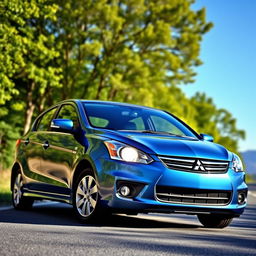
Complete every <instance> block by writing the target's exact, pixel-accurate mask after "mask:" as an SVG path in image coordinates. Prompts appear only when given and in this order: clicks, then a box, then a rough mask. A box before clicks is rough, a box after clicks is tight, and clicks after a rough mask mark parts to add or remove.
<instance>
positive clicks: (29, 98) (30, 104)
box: [24, 81, 35, 134]
mask: <svg viewBox="0 0 256 256" xmlns="http://www.w3.org/2000/svg"><path fill="white" fill-rule="evenodd" d="M34 88H35V82H34V81H32V82H31V85H30V88H29V91H28V94H27V106H26V112H25V125H24V134H26V133H27V132H28V131H29V128H30V125H31V121H32V116H33V113H34V110H35V104H34V103H33V90H34Z"/></svg>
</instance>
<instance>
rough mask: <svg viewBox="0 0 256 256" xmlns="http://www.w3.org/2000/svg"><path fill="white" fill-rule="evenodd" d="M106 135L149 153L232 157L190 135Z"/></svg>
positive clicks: (126, 133) (137, 133)
mask: <svg viewBox="0 0 256 256" xmlns="http://www.w3.org/2000/svg"><path fill="white" fill-rule="evenodd" d="M106 135H107V134H106ZM107 137H109V138H111V139H114V140H118V141H122V142H124V143H127V144H129V145H131V146H134V147H137V148H139V149H141V150H143V151H144V152H146V153H150V154H156V155H165V156H181V157H195V158H207V159H218V160H226V161H231V158H232V155H231V153H230V152H229V151H228V150H227V149H225V148H224V147H223V146H221V145H219V144H216V143H213V142H208V141H202V140H199V139H196V138H191V137H180V136H172V135H159V134H148V133H139V132H114V131H113V132H110V133H109V134H108V136H107Z"/></svg>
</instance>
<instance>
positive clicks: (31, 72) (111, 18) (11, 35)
mask: <svg viewBox="0 0 256 256" xmlns="http://www.w3.org/2000/svg"><path fill="white" fill-rule="evenodd" d="M193 2H194V1H193V0H173V1H170V0H155V1H151V0H119V1H118V0H97V1H93V0H65V1H61V0H23V1H21V0H2V1H1V3H0V5H1V6H0V105H1V109H0V131H1V132H0V138H1V143H0V146H1V148H0V153H1V161H2V162H3V167H6V166H8V165H9V164H10V159H11V157H6V156H7V155H8V156H10V153H9V154H8V152H10V151H11V149H12V147H13V146H12V145H13V141H14V138H16V137H18V134H22V133H23V132H24V131H27V130H28V127H29V126H30V124H31V120H32V118H33V117H35V116H36V115H37V114H38V113H39V112H41V111H42V110H44V109H45V108H46V107H48V106H50V105H52V104H53V103H55V102H57V101H59V100H63V99H67V98H87V99H101V100H113V101H121V102H122V101H123V102H130V103H137V104H141V105H147V106H154V107H158V108H163V109H166V110H168V111H170V112H172V113H174V114H176V115H177V116H179V117H180V118H182V119H183V120H184V121H186V122H188V123H189V124H190V125H191V126H192V127H194V128H195V129H196V130H198V131H199V130H200V131H204V132H209V133H211V134H213V135H214V136H215V138H216V141H217V142H220V143H222V144H223V145H226V146H228V148H229V149H231V150H233V151H237V147H238V146H237V141H238V139H240V138H243V137H244V133H243V131H240V130H238V129H237V128H236V121H235V119H234V118H233V117H232V116H231V114H230V113H229V112H228V111H226V110H224V109H217V108H216V107H215V105H214V103H213V101H212V100H211V99H209V98H207V96H206V95H202V94H197V95H195V96H194V97H193V98H191V99H189V98H187V97H186V96H185V95H184V93H183V92H182V90H181V89H180V87H178V86H179V85H180V84H186V83H191V82H193V81H194V79H195V75H196V73H195V71H194V69H195V67H196V66H198V65H200V64H202V62H201V60H200V58H199V54H200V43H201V40H202V36H203V35H204V34H205V33H206V32H207V31H209V29H210V28H211V26H212V23H209V22H207V21H206V14H205V9H200V10H198V11H195V10H193V9H192V7H191V6H192V4H193ZM24 124H25V125H24ZM14 127H15V129H14Z"/></svg>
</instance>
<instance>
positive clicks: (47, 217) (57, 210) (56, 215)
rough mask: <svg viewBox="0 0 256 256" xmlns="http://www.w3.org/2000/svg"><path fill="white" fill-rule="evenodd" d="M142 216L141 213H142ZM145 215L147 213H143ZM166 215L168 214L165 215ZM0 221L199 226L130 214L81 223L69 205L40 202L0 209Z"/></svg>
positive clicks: (43, 223)
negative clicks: (31, 205)
mask: <svg viewBox="0 0 256 256" xmlns="http://www.w3.org/2000/svg"><path fill="white" fill-rule="evenodd" d="M142 216H143V215H142ZM145 216H146V217H147V215H145ZM166 216H168V215H166ZM0 222H5V223H22V224H40V225H62V226H97V227H100V226H111V227H124V228H150V229H152V228H190V229H195V228H199V227H201V226H200V225H199V224H198V225H197V224H193V223H192V224H187V223H175V221H174V220H173V221H172V220H171V218H161V220H159V219H154V216H150V219H149V218H141V215H140V217H137V216H130V215H119V214H113V215H107V214H106V215H103V217H101V218H99V219H97V220H95V221H93V222H91V223H89V224H83V223H80V222H79V220H77V219H76V218H75V216H74V214H73V209H72V207H71V206H70V205H66V204H62V203H54V204H40V205H36V206H34V207H33V208H32V209H31V210H27V211H20V210H15V209H9V210H5V211H1V214H0Z"/></svg>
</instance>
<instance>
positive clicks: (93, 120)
mask: <svg viewBox="0 0 256 256" xmlns="http://www.w3.org/2000/svg"><path fill="white" fill-rule="evenodd" d="M83 106H84V109H85V112H86V114H87V117H88V119H89V121H90V124H91V126H93V127H97V128H105V129H110V130H119V131H130V132H132V131H133V132H143V133H157V134H158V133H159V134H171V135H177V136H189V137H194V138H195V137H196V135H195V132H193V131H192V130H190V129H189V128H188V127H186V126H185V125H184V124H182V123H181V122H180V121H178V120H177V119H176V118H174V117H173V116H171V115H170V114H168V113H166V112H164V111H161V110H155V109H150V108H143V107H139V106H125V105H117V104H111V103H95V102H92V103H91V102H84V103H83Z"/></svg>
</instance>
